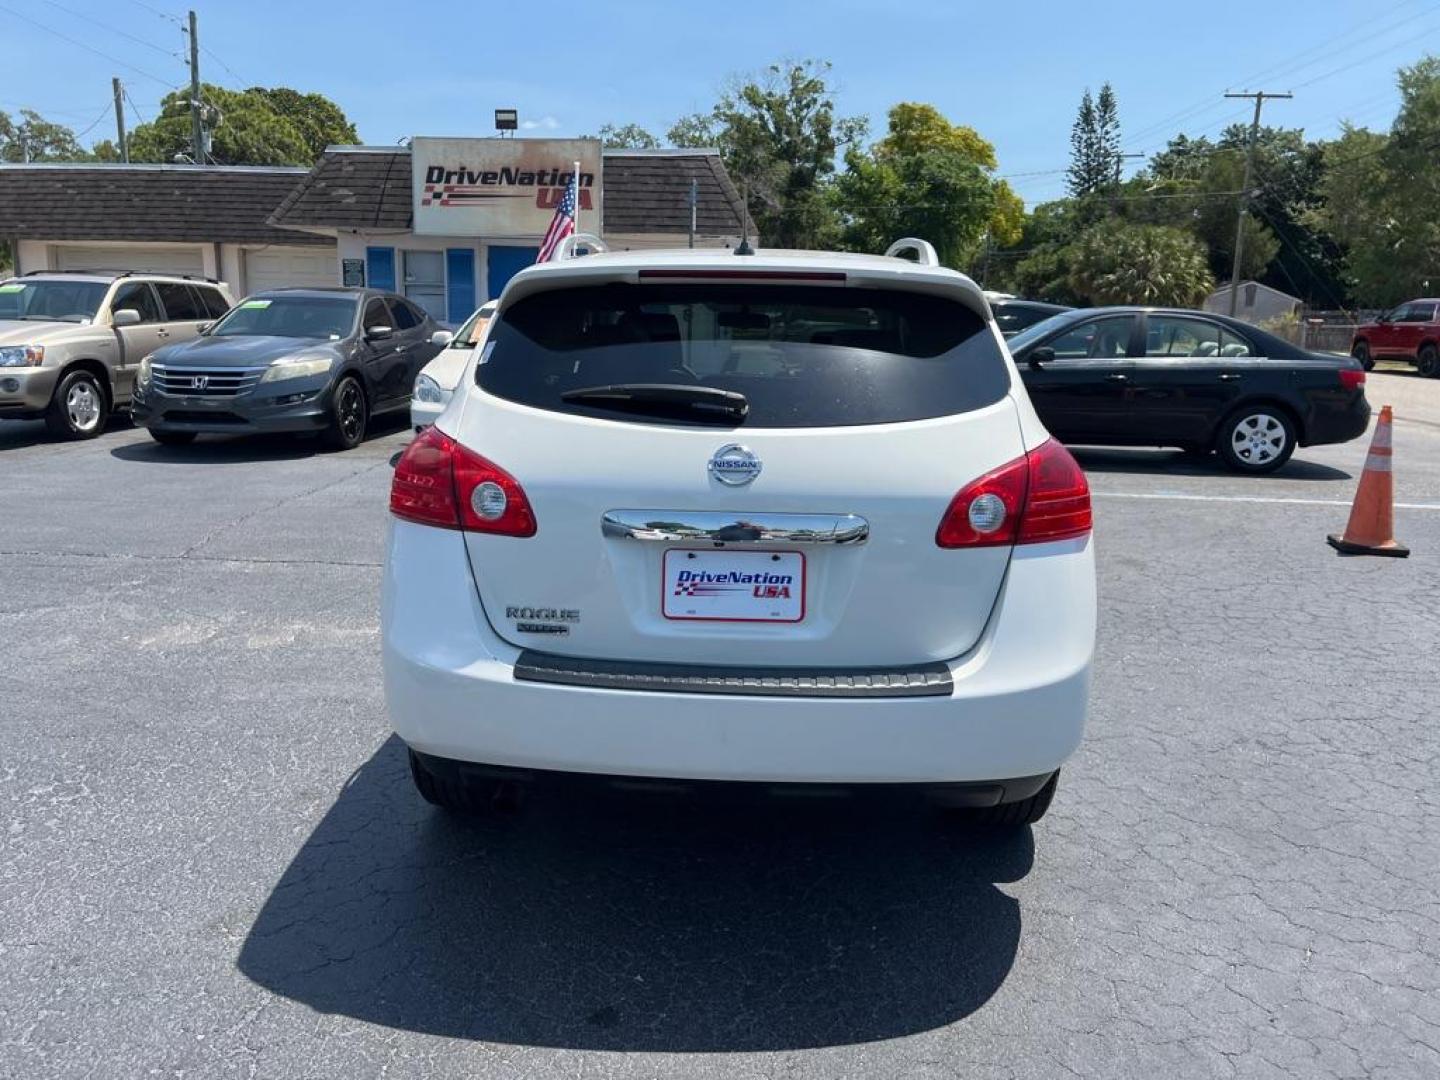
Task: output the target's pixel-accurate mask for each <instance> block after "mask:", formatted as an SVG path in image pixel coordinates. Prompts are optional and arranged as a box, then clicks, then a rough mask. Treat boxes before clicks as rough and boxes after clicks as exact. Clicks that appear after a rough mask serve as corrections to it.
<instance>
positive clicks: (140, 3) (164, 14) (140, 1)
mask: <svg viewBox="0 0 1440 1080" xmlns="http://www.w3.org/2000/svg"><path fill="white" fill-rule="evenodd" d="M130 2H131V3H132V4H134V5H135V6H136V7H142V8H144V9H145V10H146V11H148V12H150V14H152V15H158V16H160V18H162V19H166V20H168V21H169V22H173V23H174V24H175V25H176V26H184V25H185V24H184V21H183V20H182V19H181V18H180V16H179V15H172V14H170V12H168V11H161V10H160V9H159V8H157V7H152V6H151V5H149V4H147V3H145V0H130Z"/></svg>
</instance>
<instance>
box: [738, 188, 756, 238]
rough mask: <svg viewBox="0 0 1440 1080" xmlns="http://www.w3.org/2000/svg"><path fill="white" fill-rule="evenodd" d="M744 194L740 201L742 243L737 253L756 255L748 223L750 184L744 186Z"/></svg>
mask: <svg viewBox="0 0 1440 1080" xmlns="http://www.w3.org/2000/svg"><path fill="white" fill-rule="evenodd" d="M742 191H743V194H742V196H741V201H740V244H739V246H738V247H736V248H735V254H736V255H754V254H755V249H754V248H753V247H751V246H750V236H749V232H750V230H749V229H748V228H746V223H747V222H748V221H749V220H750V185H749V184H746V185H744V187H743V188H742Z"/></svg>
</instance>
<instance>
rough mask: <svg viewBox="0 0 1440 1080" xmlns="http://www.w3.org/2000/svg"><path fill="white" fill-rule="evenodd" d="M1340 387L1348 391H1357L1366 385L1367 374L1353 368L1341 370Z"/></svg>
mask: <svg viewBox="0 0 1440 1080" xmlns="http://www.w3.org/2000/svg"><path fill="white" fill-rule="evenodd" d="M1340 385H1341V386H1343V387H1344V388H1345V389H1346V390H1356V389H1359V388H1360V387H1362V386H1364V385H1365V372H1364V371H1363V370H1358V371H1357V370H1355V369H1352V368H1341V369H1340Z"/></svg>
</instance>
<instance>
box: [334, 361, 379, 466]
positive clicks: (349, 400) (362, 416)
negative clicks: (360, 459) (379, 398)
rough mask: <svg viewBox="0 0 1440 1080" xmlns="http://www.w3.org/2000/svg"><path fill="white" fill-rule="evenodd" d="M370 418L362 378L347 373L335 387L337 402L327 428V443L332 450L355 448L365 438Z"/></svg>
mask: <svg viewBox="0 0 1440 1080" xmlns="http://www.w3.org/2000/svg"><path fill="white" fill-rule="evenodd" d="M369 419H370V407H369V403H368V402H366V400H365V388H364V387H363V386H361V385H360V380H359V379H357V378H355V377H354V376H353V375H347V376H345V378H343V379H341V380H340V385H339V386H337V387H335V403H334V405H333V406H331V413H330V426H329V427H328V428H326V429H325V444H326V445H327V446H329V447H330V448H331V449H332V450H353V449H355V447H357V446H359V445H360V443H361V441H362V440H363V439H364V438H365V424H366V422H367V421H368V420H369Z"/></svg>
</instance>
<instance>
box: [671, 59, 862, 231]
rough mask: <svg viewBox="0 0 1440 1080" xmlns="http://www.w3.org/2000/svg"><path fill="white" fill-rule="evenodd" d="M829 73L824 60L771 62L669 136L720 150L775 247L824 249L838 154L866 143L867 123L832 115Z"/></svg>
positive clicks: (833, 224)
mask: <svg viewBox="0 0 1440 1080" xmlns="http://www.w3.org/2000/svg"><path fill="white" fill-rule="evenodd" d="M829 73H830V65H829V64H828V63H825V62H823V61H814V60H804V61H798V62H794V63H786V64H772V65H771V66H770V67H769V68H767V69H766V70H765V72H764V73H763V74H761V75H760V76H758V77H754V78H750V79H746V80H741V81H739V82H738V83H737V85H735V86H734V87H733V88H732V89H730V90H728V91H726V92H725V93H724V94H722V95H721V98H720V100H719V101H718V102H716V104H715V107H714V108H713V109H711V110H710V112H709V113H708V114H696V115H693V116H688V117H682V118H681V119H680V120H679V121H677V122H676V124H675V126H674V127H672V128H671V130H670V133H669V134H670V140H671V142H672V143H674V144H675V145H676V146H703V145H708V146H715V147H718V148H719V150H720V154H721V158H722V159H723V160H724V162H725V167H726V169H728V170H729V172H730V175H731V176H732V177H733V178H734V179H735V181H736V183H737V184H739V185H741V187H742V188H743V189H744V190H745V191H746V193H747V194H748V197H749V206H750V213H751V215H752V216H753V217H754V218H755V221H756V223H757V224H758V225H759V228H760V236H761V239H762V240H763V242H764V243H766V244H768V245H770V246H773V247H798V248H813V247H824V246H827V245H828V244H830V243H833V242H834V238H835V236H836V235H837V233H838V227H839V225H838V220H837V217H836V212H835V209H834V206H833V203H832V200H831V199H830V198H829V197H828V193H827V190H826V188H827V184H828V181H829V179H830V177H831V176H832V175H833V173H834V172H835V157H836V154H837V153H838V152H840V151H841V150H844V149H846V148H847V147H849V146H850V145H852V144H853V143H855V142H857V141H859V140H860V139H861V138H863V137H864V132H865V124H864V121H863V120H859V119H852V118H845V117H837V116H836V115H835V104H834V100H833V94H832V92H831V90H830V87H829V85H828V83H827V82H826V79H827V78H828V76H829Z"/></svg>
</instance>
